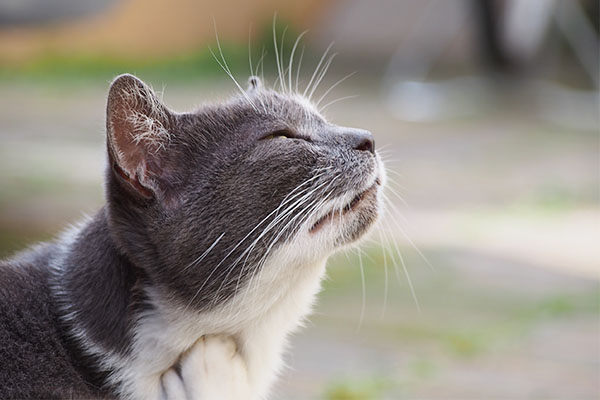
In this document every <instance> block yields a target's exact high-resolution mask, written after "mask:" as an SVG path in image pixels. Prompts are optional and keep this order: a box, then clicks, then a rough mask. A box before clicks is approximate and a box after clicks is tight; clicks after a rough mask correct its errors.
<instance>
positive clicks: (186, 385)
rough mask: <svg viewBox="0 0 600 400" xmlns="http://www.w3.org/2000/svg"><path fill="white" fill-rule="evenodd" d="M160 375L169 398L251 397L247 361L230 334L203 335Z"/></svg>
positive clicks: (223, 399) (220, 399)
mask: <svg viewBox="0 0 600 400" xmlns="http://www.w3.org/2000/svg"><path fill="white" fill-rule="evenodd" d="M179 367H180V368H179V372H177V371H176V370H175V369H174V368H171V369H170V370H168V371H167V372H166V373H164V374H163V376H162V386H163V390H164V394H165V397H166V398H167V399H168V400H179V399H182V400H184V399H185V400H212V399H215V400H217V399H218V400H238V399H251V398H252V397H253V396H252V395H251V393H250V390H249V385H248V374H247V370H246V363H245V362H244V359H243V358H242V356H241V354H240V353H239V352H238V351H237V345H236V343H235V341H234V340H233V338H231V337H229V336H220V335H214V336H205V337H202V338H200V340H198V342H196V344H194V346H193V347H192V348H191V349H190V350H189V351H188V352H187V353H186V354H184V356H183V357H182V358H181V360H180V363H179Z"/></svg>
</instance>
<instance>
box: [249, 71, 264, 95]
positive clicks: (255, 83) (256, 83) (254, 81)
mask: <svg viewBox="0 0 600 400" xmlns="http://www.w3.org/2000/svg"><path fill="white" fill-rule="evenodd" d="M262 87H263V83H262V81H261V80H260V78H259V77H258V76H255V75H253V76H251V77H250V78H248V91H249V92H251V91H253V90H257V89H262Z"/></svg>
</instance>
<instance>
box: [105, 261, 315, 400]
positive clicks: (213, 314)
mask: <svg viewBox="0 0 600 400" xmlns="http://www.w3.org/2000/svg"><path fill="white" fill-rule="evenodd" d="M297 260H298V259H297V258H296V259H294V258H293V257H290V254H289V251H288V252H287V253H283V252H277V253H276V254H274V255H273V257H270V260H269V262H268V263H267V264H265V265H264V266H263V267H262V268H261V273H259V274H257V276H256V277H255V278H254V279H253V280H250V281H249V283H248V284H247V285H245V286H242V287H240V290H239V292H238V294H237V295H235V296H234V297H233V298H232V299H231V300H230V301H229V302H228V303H226V304H224V305H222V306H219V307H218V308H216V309H214V310H212V311H210V312H205V313H200V314H198V313H192V312H189V311H185V310H178V309H174V308H172V307H169V306H168V305H166V304H164V303H161V302H160V301H159V296H158V294H157V293H149V295H150V296H151V297H152V298H153V299H155V300H156V302H155V303H156V304H157V306H158V307H157V309H155V310H153V311H152V312H150V313H148V314H147V315H145V316H144V317H143V318H142V319H141V320H140V323H139V325H138V326H137V328H136V330H135V339H134V346H133V349H132V350H133V351H132V352H131V357H128V358H127V359H123V358H117V357H110V356H109V357H108V359H107V360H106V361H108V364H112V366H113V368H115V367H116V373H115V374H114V375H113V377H112V379H113V380H114V381H115V383H117V384H118V385H119V387H120V388H121V391H122V394H123V395H124V396H126V397H130V398H135V399H138V398H139V399H153V398H154V399H156V398H159V397H160V393H161V387H160V377H161V375H162V374H163V373H164V372H165V371H166V370H167V369H169V368H170V367H172V366H173V365H174V364H175V363H176V362H177V360H178V358H179V357H180V356H181V355H182V354H183V353H184V352H186V351H187V350H188V349H190V347H192V346H193V345H194V343H195V342H196V341H197V340H198V339H199V338H200V337H202V336H205V335H214V334H219V335H228V336H232V337H233V338H234V339H235V340H236V342H237V345H238V348H239V351H240V353H241V355H242V357H243V358H244V360H245V363H246V366H247V374H248V381H249V387H250V391H251V393H249V394H248V395H249V396H248V398H249V399H261V398H264V397H265V396H266V394H267V392H268V390H269V387H270V386H271V384H272V382H273V380H274V379H275V377H276V376H277V374H278V372H279V371H280V370H281V368H282V365H283V363H282V352H283V350H284V348H285V344H286V337H287V335H288V334H289V333H290V332H292V331H293V330H294V329H295V328H297V327H298V326H299V325H300V324H301V322H302V319H303V317H304V316H306V315H307V314H308V313H309V312H310V309H311V306H312V304H313V301H314V298H315V295H316V293H317V292H318V291H319V288H320V282H321V279H322V277H323V275H324V271H325V260H324V259H323V260H319V261H313V262H311V263H307V262H301V261H297Z"/></svg>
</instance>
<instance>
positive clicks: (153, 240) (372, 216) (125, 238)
mask: <svg viewBox="0 0 600 400" xmlns="http://www.w3.org/2000/svg"><path fill="white" fill-rule="evenodd" d="M107 148H108V159H109V168H108V170H107V197H108V208H107V210H108V214H109V221H110V227H111V232H112V234H113V236H114V238H115V241H116V242H117V244H118V245H119V247H120V249H121V251H122V252H123V253H124V254H125V255H126V256H127V257H128V258H129V259H130V260H131V261H132V262H133V263H134V264H136V265H137V266H139V267H140V268H143V269H144V270H145V271H146V273H147V275H148V276H149V279H150V281H151V282H152V283H153V284H154V285H156V286H157V287H158V288H159V289H161V290H163V291H164V292H165V293H169V296H171V297H172V298H173V299H174V300H175V301H178V302H180V303H188V304H193V306H194V307H196V308H199V309H202V308H206V307H208V306H209V305H214V304H215V299H218V301H224V300H226V299H228V298H231V297H232V296H235V295H236V293H237V290H238V288H240V287H243V286H244V285H245V284H246V283H247V282H248V281H249V280H250V279H252V277H254V276H256V275H257V273H258V272H260V270H261V268H263V267H264V266H265V265H267V264H268V262H269V257H271V256H273V255H274V254H276V253H278V254H281V253H282V252H283V253H285V254H286V257H287V258H288V259H289V261H290V263H289V264H290V267H289V268H294V267H293V266H292V265H301V264H302V263H303V262H305V263H310V262H314V261H316V260H320V259H324V258H326V257H327V256H328V255H330V254H331V253H332V252H334V251H335V250H336V249H339V248H340V247H343V246H346V245H348V244H351V243H353V242H355V241H357V240H358V239H359V238H361V237H362V236H363V235H364V234H365V233H366V232H367V230H368V229H369V228H370V227H371V226H372V225H373V223H374V222H375V220H376V219H377V216H378V213H379V210H380V198H379V197H380V193H379V192H380V187H381V184H382V183H383V179H384V175H383V168H382V163H381V161H380V159H379V157H378V155H377V153H376V151H375V144H374V140H373V137H372V135H371V134H370V133H369V132H367V131H364V130H360V129H354V128H345V127H341V126H336V125H333V124H331V123H329V122H328V121H327V120H326V119H325V118H324V117H323V116H322V115H321V114H320V113H319V111H318V110H317V109H316V108H315V107H314V106H313V105H312V104H311V103H310V102H309V101H308V100H307V99H306V98H305V97H303V96H301V95H300V94H296V93H280V92H277V91H274V90H271V89H268V88H266V87H264V86H263V85H262V83H261V81H260V80H259V79H258V78H256V77H252V78H251V79H250V81H249V88H248V90H246V91H245V92H244V94H243V95H241V96H239V97H234V98H232V99H231V100H229V101H227V102H225V103H221V104H214V105H207V106H203V107H201V108H200V109H198V110H196V111H193V112H187V113H177V112H174V111H171V110H169V109H168V108H167V107H166V106H165V105H164V104H163V103H162V102H161V101H160V99H159V98H158V97H157V95H156V94H155V93H154V92H153V91H152V89H151V88H150V87H148V86H147V85H146V84H144V83H143V82H142V81H140V80H139V79H138V78H136V77H134V76H132V75H121V76H119V77H117V78H116V79H115V80H114V82H113V83H112V85H111V87H110V91H109V96H108V103H107ZM278 273H281V274H286V273H287V272H286V267H285V266H280V272H278ZM218 301H217V302H218Z"/></svg>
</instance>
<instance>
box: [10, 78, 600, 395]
mask: <svg viewBox="0 0 600 400" xmlns="http://www.w3.org/2000/svg"><path fill="white" fill-rule="evenodd" d="M153 83H154V85H155V86H156V87H160V86H161V84H162V83H163V82H153ZM106 86H107V85H105V84H104V82H99V83H97V84H94V85H86V86H84V87H79V86H65V85H59V84H46V85H45V84H42V85H34V84H31V85H23V84H19V85H16V84H14V85H12V84H9V83H6V82H5V83H3V84H2V87H0V139H1V141H2V144H1V145H0V257H2V256H5V255H7V254H9V253H10V252H12V251H14V250H16V249H18V248H21V247H23V246H25V245H26V244H28V243H31V242H32V241H35V240H39V239H44V238H49V237H52V236H53V235H54V234H55V233H56V232H58V231H59V230H60V229H62V228H64V227H65V226H66V225H67V223H70V222H75V221H77V219H79V218H80V216H81V214H82V213H88V214H89V213H93V212H94V210H96V209H97V208H98V207H99V206H100V205H101V204H102V202H103V199H102V174H103V169H104V137H103V135H104V129H103V126H104V120H103V118H104V102H105V95H106ZM227 91H231V92H232V91H233V89H232V88H231V85H229V84H225V85H224V86H223V85H221V84H220V83H217V84H211V85H209V84H207V83H205V82H204V83H203V82H197V83H194V84H190V85H186V86H185V87H184V86H177V85H175V86H167V87H166V89H165V93H164V98H165V101H166V102H167V104H169V105H171V106H173V108H175V109H178V110H186V109H190V108H191V107H192V106H193V105H195V104H200V103H202V102H203V101H205V100H206V99H212V98H215V97H219V98H223V96H224V93H226V92H227ZM345 92H348V93H349V94H356V93H360V97H359V98H356V99H352V100H348V101H346V102H343V103H342V102H341V103H338V105H336V106H333V107H331V109H330V112H329V114H328V115H329V117H330V118H331V120H332V121H334V122H336V123H339V124H343V125H348V126H357V127H361V128H366V129H369V130H371V131H372V132H373V133H374V135H375V137H376V141H377V148H378V149H381V150H382V153H383V157H384V159H386V160H387V166H388V168H389V170H390V172H389V174H388V176H389V178H390V179H389V186H390V188H391V189H392V190H389V191H388V192H387V195H388V197H389V200H390V202H389V205H390V207H389V209H388V210H387V214H386V218H385V219H384V220H385V223H383V224H382V226H381V227H380V232H382V233H381V235H382V236H380V234H379V233H378V232H375V234H374V235H373V236H372V240H371V241H370V242H368V243H366V244H365V245H364V246H363V247H362V250H361V251H360V252H358V251H350V252H348V254H346V255H344V254H342V255H338V256H336V257H335V258H334V259H333V260H332V261H331V263H330V264H331V265H330V269H329V279H328V280H327V282H326V283H325V284H324V291H323V293H322V294H321V296H320V301H319V303H318V305H317V306H316V308H315V314H314V315H313V316H312V317H311V318H310V320H309V322H308V323H307V326H306V327H305V328H304V329H303V330H302V331H301V332H300V333H298V334H296V335H294V336H293V338H292V339H291V341H290V350H289V352H288V357H287V358H288V365H289V367H288V369H287V370H286V371H285V372H284V374H283V377H282V379H281V381H280V382H279V384H278V385H277V389H276V393H277V394H278V395H277V396H276V397H275V398H282V399H398V398H411V399H412V398H427V399H449V398H452V399H481V398H490V399H530V398H535V399H550V398H552V399H559V398H560V399H564V398H568V399H597V398H599V397H600V386H599V385H600V383H599V382H600V380H599V376H600V324H599V322H600V319H599V300H600V297H599V296H600V290H599V278H600V267H599V265H600V246H598V240H599V238H600V208H599V203H598V194H599V186H598V185H599V169H598V165H599V159H598V156H599V137H598V132H597V131H596V132H586V131H573V130H569V129H566V128H558V127H556V126H552V125H548V124H545V123H543V122H540V121H539V120H538V119H537V117H536V116H535V115H533V114H531V113H529V112H525V111H523V110H521V109H520V107H519V106H518V105H514V104H513V105H507V106H506V107H501V108H497V109H493V110H487V111H485V112H483V113H482V114H481V115H478V116H475V117H470V118H462V119H456V120H445V121H440V122H437V123H429V124H416V123H406V122H399V121H397V120H395V119H394V118H393V117H392V113H391V112H390V110H389V108H388V106H387V105H386V104H385V103H384V102H383V101H382V100H381V97H380V96H379V93H378V88H377V87H373V86H372V85H369V84H368V83H364V84H361V83H358V84H356V85H354V86H352V85H350V86H346V88H345V89H344V90H343V91H341V92H340V93H338V94H339V95H340V96H343V95H345V94H346V93H345ZM399 196H401V197H402V200H400V199H399ZM382 238H387V239H384V240H382ZM394 240H395V241H397V244H398V249H397V250H398V251H400V252H401V253H402V256H403V258H404V261H405V262H406V269H407V272H408V274H409V276H410V278H411V282H412V286H413V287H414V292H415V295H416V299H417V301H418V304H419V307H420V311H419V308H418V307H417V304H416V301H415V299H414V298H413V296H412V295H411V290H410V287H409V285H408V283H407V277H406V275H405V272H404V270H403V266H402V265H400V264H398V265H395V266H394V265H393V264H394V263H393V258H396V259H398V251H397V250H396V247H395V246H394V245H393V241H394ZM382 243H383V245H382ZM386 243H387V245H386ZM413 243H414V245H416V246H417V247H418V249H419V250H418V251H417V250H416V249H415V246H413ZM419 251H420V252H421V253H422V254H423V255H424V256H425V258H426V259H427V260H428V263H429V264H431V266H429V265H428V263H426V262H425V261H424V260H423V257H421V255H420V254H419ZM384 252H385V256H384ZM360 260H362V263H363V268H364V271H365V285H364V289H363V285H362V283H361V282H362V279H361V273H360V267H359V264H360V262H359V261H360ZM386 264H387V265H386ZM363 290H364V293H365V295H364V296H363Z"/></svg>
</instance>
